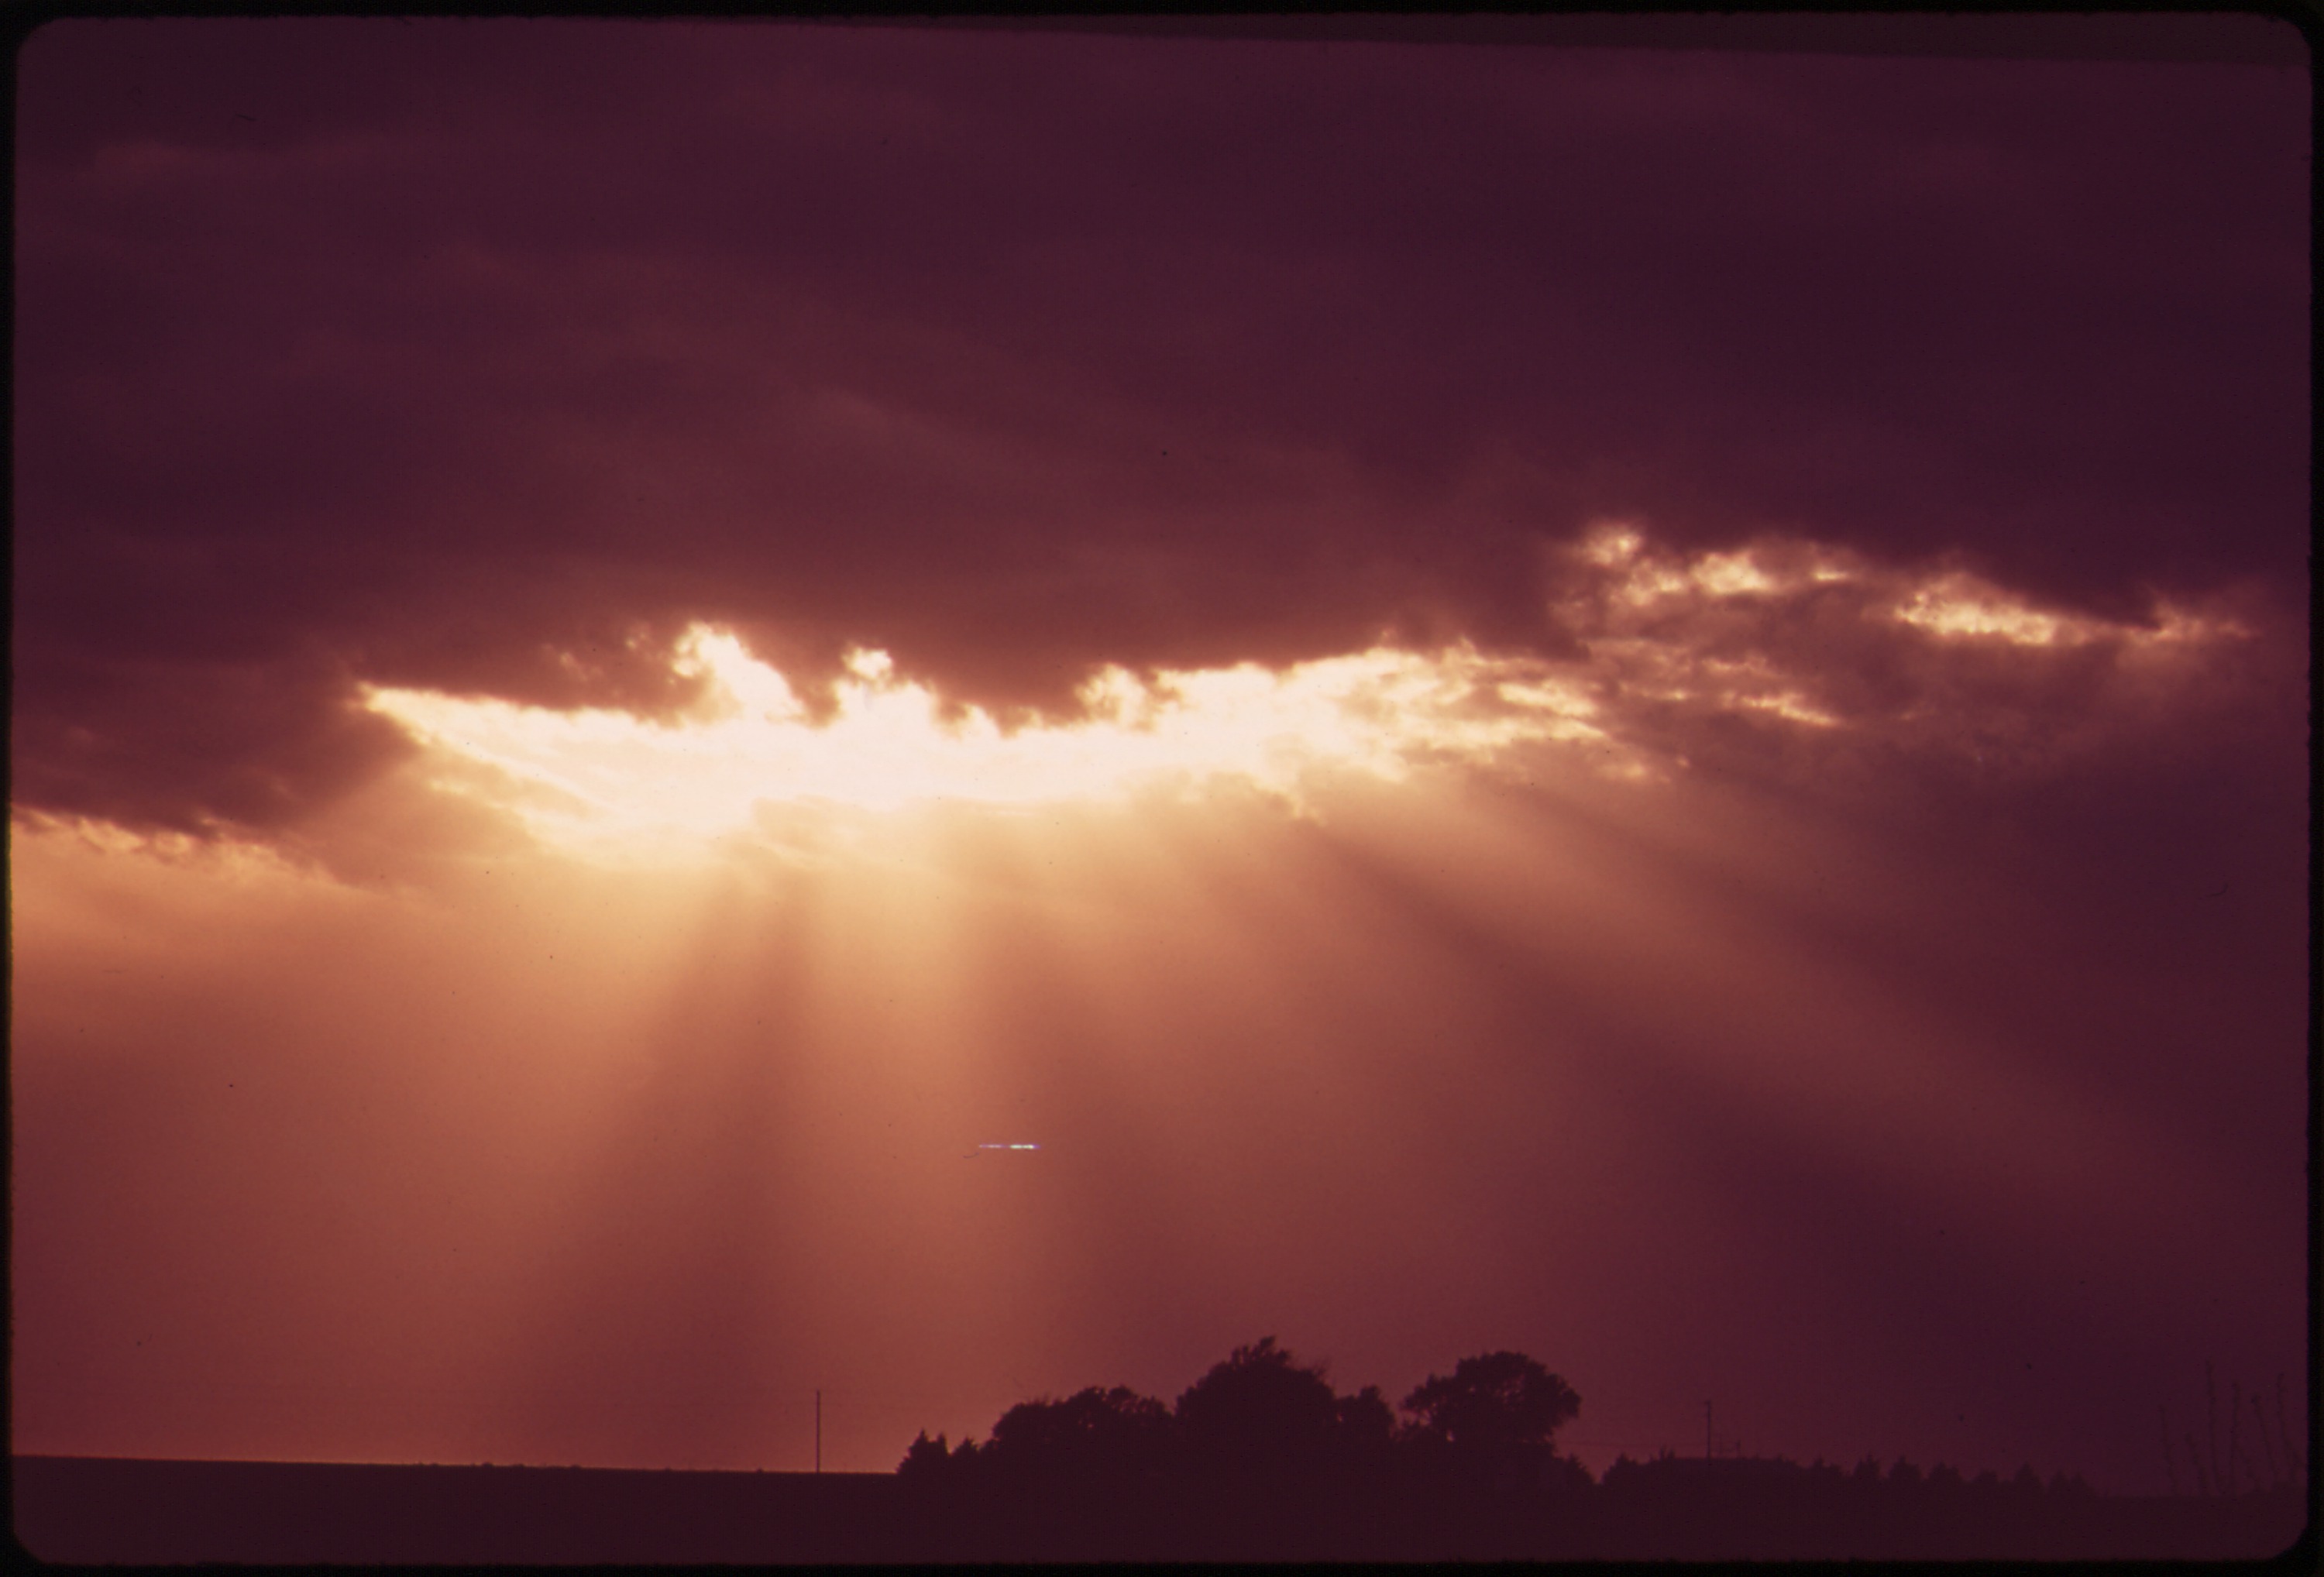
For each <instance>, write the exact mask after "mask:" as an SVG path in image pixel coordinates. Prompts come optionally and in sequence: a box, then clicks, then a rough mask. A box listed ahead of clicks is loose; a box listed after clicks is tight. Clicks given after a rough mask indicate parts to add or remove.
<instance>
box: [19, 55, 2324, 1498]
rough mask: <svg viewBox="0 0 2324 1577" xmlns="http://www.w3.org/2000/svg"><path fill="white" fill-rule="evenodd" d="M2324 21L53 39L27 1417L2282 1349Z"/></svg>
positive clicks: (2106, 1365) (23, 78)
mask: <svg viewBox="0 0 2324 1577" xmlns="http://www.w3.org/2000/svg"><path fill="white" fill-rule="evenodd" d="M2305 63H2306V52H2305V46H2304V44H2303V42H2301V39H2300V38H2299V36H2298V35H2297V34H2296V33H2295V32H2293V31H2292V29H2291V28H2290V27H2289V26H2288V25H2285V24H2282V23H2271V22H2267V21H2264V20H2261V19H2256V18H2238V17H2217V18H2210V19H2207V20H2206V19H2196V20H2190V19H2185V18H2179V19H2169V18H2138V17H2128V18H2113V19H2107V18H2104V17H2063V16H2060V17H2050V18H2043V19H2033V20H2020V19H2007V18H1994V19H1986V20H1984V21H1981V22H1979V21H1958V22H1954V23H1943V24H1938V23H1927V22H1922V23H1895V24H1894V25H1887V26H1884V25H1883V24H1882V23H1879V22H1878V21H1877V19H1870V18H1849V17H1835V18H1827V19H1823V20H1822V21H1821V22H1817V21H1808V22H1793V23H1784V24H1782V25H1780V26H1779V25H1777V24H1775V23H1765V22H1763V23H1760V24H1758V26H1757V31H1754V30H1753V24H1752V23H1750V22H1749V20H1748V19H1741V20H1736V19H1730V20H1729V21H1728V22H1726V23H1716V24H1714V23H1689V22H1687V21H1686V20H1685V19H1661V20H1651V21H1634V22H1630V23H1619V24H1618V23H1611V22H1609V21H1607V20H1605V19H1594V20H1591V21H1589V22H1587V23H1584V22H1582V21H1567V22H1564V23H1559V22H1554V21H1535V22H1526V23H1521V22H1519V21H1517V20H1514V19H1500V20H1499V21H1498V22H1487V23H1475V24H1472V25H1471V27H1470V29H1469V31H1468V32H1462V26H1461V25H1460V24H1454V23H1434V24H1419V23H1405V24H1396V23H1384V22H1383V23H1367V24H1342V25H1341V26H1340V30H1339V32H1338V33H1337V34H1336V35H1331V34H1325V33H1322V32H1314V31H1313V29H1312V28H1309V29H1307V30H1306V31H1304V32H1303V26H1302V24H1294V23H1268V24H1258V23H1241V24H1221V25H1220V26H1218V27H1215V28H1213V30H1212V31H1211V32H1208V33H1205V32H1203V31H1201V30H1200V29H1199V28H1189V27H1185V26H1177V25H1172V26H1162V27H1149V28H1147V29H1144V30H1142V31H1141V30H1139V29H1138V28H1131V27H1122V26H1111V27H1108V26H1098V25H1093V24H1085V25H1080V26H1049V27H1043V28H1027V27H1008V26H982V27H978V26H960V27H936V26H888V25H806V24H800V23H715V24H714V23H588V22H560V21H544V20H537V19H522V20H502V21H458V20H442V19H438V20H421V21H414V22H408V23H399V22H396V21H393V20H379V21H352V20H264V21H226V20H201V21H183V20H181V21H155V20H116V21H93V20H81V21H68V22H61V23H51V24H50V25H49V26H47V27H44V28H42V29H41V30H40V31H39V32H37V33H35V34H33V35H32V37H31V38H30V39H29V41H28V42H26V43H25V44H24V46H23V50H22V51H21V53H20V55H19V57H18V60H17V70H18V78H17V82H18V97H17V115H18V121H17V127H16V133H17V135H16V141H15V148H16V153H15V160H16V162H15V171H14V174H15V200H16V211H15V223H16V228H15V235H16V248H17V250H16V258H15V263H16V290H15V313H16V316H15V324H14V332H15V341H14V343H15V355H16V362H15V374H14V377H15V382H14V389H15V401H14V435H13V436H14V512H15V513H14V519H15V527H16V530H15V545H14V604H13V613H14V625H13V644H12V649H11V657H12V660H13V665H14V667H13V683H12V701H13V707H12V713H11V725H10V726H11V736H10V766H11V770H10V797H11V813H12V814H11V825H10V845H9V848H10V877H9V881H10V905H11V921H12V934H11V940H12V953H11V970H12V975H11V984H12V1015H13V1016H12V1021H11V1026H10V1075H9V1076H10V1086H9V1087H10V1096H11V1102H12V1104H11V1123H12V1131H11V1138H12V1140H13V1147H14V1148H13V1167H14V1170H13V1175H12V1212H13V1213H12V1230H13V1236H12V1240H11V1271H12V1290H11V1297H12V1303H13V1307H12V1313H13V1319H14V1328H13V1343H12V1351H11V1363H12V1372H11V1380H12V1385H11V1408H12V1414H11V1425H12V1428H13V1431H14V1449H15V1450H17V1451H18V1452H54V1453H66V1454H91V1455H124V1456H152V1457H189V1458H235V1459H282V1460H301V1461H339V1462H529V1463H545V1464H558V1465H562V1464H566V1463H578V1464H583V1465H593V1466H607V1467H678V1468H684V1467H696V1468H766V1469H769V1470H777V1469H803V1468H806V1467H807V1466H808V1465H809V1464H810V1462H811V1461H812V1454H813V1451H814V1449H815V1435H814V1429H815V1423H814V1418H815V1406H816V1404H815V1394H816V1391H817V1390H820V1391H821V1392H822V1395H823V1406H822V1417H823V1422H822V1430H823V1435H822V1444H823V1453H824V1455H823V1461H824V1464H825V1466H826V1467H829V1468H837V1469H849V1470H884V1469H887V1468H890V1467H892V1466H893V1464H894V1462H895V1461H896V1460H897V1459H898V1458H899V1457H900V1455H901V1454H902V1452H903V1449H904V1447H905V1445H906V1444H907V1443H908V1442H909V1441H910V1440H911V1438H912V1436H913V1434H915V1432H917V1431H918V1430H919V1429H922V1428H926V1429H927V1430H928V1431H929V1432H930V1433H931V1434H934V1433H936V1431H938V1430H943V1431H945V1432H948V1433H949V1434H951V1435H952V1436H953V1437H954V1438H955V1439H957V1438H959V1437H960V1436H962V1435H963V1434H983V1433H984V1432H986V1431H987V1430H989V1428H990V1427H991V1423H992V1421H993V1419H994V1418H995V1417H996V1416H998V1415H999V1414H1000V1413H1001V1411H1002V1410H1003V1409H1004V1408H1006V1407H1007V1406H1010V1405H1011V1404H1012V1403H1014V1402H1017V1401H1019V1400H1024V1399H1028V1398H1030V1397H1036V1396H1040V1395H1051V1396H1061V1395H1065V1394H1067V1393H1069V1392H1071V1391H1074V1390H1077V1389H1079V1388H1082V1387H1084V1386H1087V1385H1114V1384H1125V1385H1130V1386H1133V1387H1135V1388H1139V1389H1140V1390H1142V1391H1146V1392H1148V1393H1149V1394H1155V1395H1159V1396H1161V1397H1164V1398H1165V1399H1167V1398H1168V1397H1173V1396H1175V1395H1176V1392H1177V1391H1178V1390H1179V1389H1181V1388H1184V1387H1185V1386H1186V1385H1187V1384H1189V1383H1190V1382H1191V1381H1192V1380H1193V1379H1195V1378H1196V1377H1197V1376H1198V1375H1199V1374H1200V1373H1201V1372H1202V1370H1203V1369H1204V1368H1206V1367H1207V1366H1208V1365H1209V1364H1211V1363H1213V1362H1214V1361H1217V1360H1220V1359H1222V1358H1223V1357H1225V1356H1226V1354H1227V1353H1228V1351H1230V1350H1231V1349H1232V1348H1233V1347H1235V1346H1237V1345H1240V1344H1242V1343H1246V1342H1253V1341H1256V1340H1257V1339H1258V1338H1259V1337H1260V1336H1262V1335H1267V1334H1273V1335H1275V1336H1277V1338H1278V1339H1279V1340H1281V1341H1282V1342H1283V1343H1284V1344H1285V1345H1286V1346H1287V1347H1289V1348H1291V1349H1292V1350H1293V1351H1294V1352H1295V1353H1297V1354H1299V1355H1300V1356H1302V1357H1303V1358H1309V1359H1314V1360H1325V1361H1328V1363H1329V1365H1330V1373H1331V1376H1332V1378H1333V1380H1334V1381H1335V1383H1337V1384H1339V1385H1340V1387H1341V1388H1342V1389H1353V1388H1357V1387H1359V1386H1361V1385H1364V1384H1378V1385H1379V1386H1381V1388H1383V1389H1384V1390H1385V1391H1387V1392H1388V1393H1389V1395H1390V1396H1391V1397H1400V1396H1402V1395H1403V1394H1404V1393H1405V1392H1406V1391H1407V1390H1408V1389H1409V1388H1412V1387H1413V1386H1415V1385H1416V1384H1417V1383H1418V1382H1419V1381H1421V1380H1422V1379H1424V1378H1425V1377H1426V1376H1427V1375H1428V1374H1429V1373H1431V1372H1449V1370H1450V1369H1451V1366H1452V1364H1453V1363H1454V1362H1455V1361H1456V1360H1459V1359H1461V1358H1462V1357H1465V1356H1469V1355H1471V1354H1474V1353H1479V1352H1484V1351H1494V1350H1498V1349H1516V1350H1518V1351H1525V1352H1527V1353H1530V1354H1531V1355H1533V1356H1534V1357H1535V1358H1537V1359H1539V1360H1542V1361H1543V1362H1545V1364H1547V1365H1548V1366H1549V1367H1550V1368H1551V1369H1554V1370H1556V1371H1557V1372H1558V1373H1560V1374H1562V1375H1563V1376H1564V1377H1565V1378H1566V1379H1568V1381H1569V1382H1570V1383H1571V1384H1572V1386H1573V1387H1574V1388H1575V1389H1576V1390H1577V1391H1578V1392H1579V1393H1580V1395H1581V1397H1582V1413H1581V1416H1580V1418H1579V1419H1578V1420H1577V1421H1576V1422H1575V1423H1574V1424H1573V1425H1571V1426H1569V1428H1568V1429H1567V1430H1566V1432H1565V1434H1564V1436H1563V1440H1564V1443H1566V1444H1567V1445H1568V1446H1569V1448H1570V1449H1572V1450H1573V1451H1575V1452H1578V1453H1579V1454H1580V1455H1581V1456H1582V1458H1583V1460H1584V1461H1585V1462H1590V1463H1591V1465H1592V1466H1593V1467H1596V1468H1601V1469H1602V1467H1603V1466H1604V1465H1605V1463H1606V1462H1608V1461H1609V1460H1611V1458H1612V1457H1613V1456H1614V1455H1615V1454H1616V1453H1617V1452H1623V1451H1628V1452H1630V1453H1632V1454H1634V1455H1643V1454H1646V1453H1649V1452H1653V1451H1655V1450H1657V1449H1660V1448H1662V1447H1665V1446H1668V1447H1671V1448H1673V1449H1677V1450H1681V1451H1698V1450H1700V1449H1701V1447H1702V1445H1703V1442H1704V1437H1705V1415H1704V1408H1705V1404H1706V1403H1709V1404H1710V1405H1711V1408H1712V1414H1711V1429H1712V1430H1713V1431H1714V1432H1715V1434H1717V1436H1718V1438H1719V1442H1720V1446H1721V1449H1738V1448H1739V1449H1741V1450H1744V1451H1747V1452H1750V1453H1752V1454H1773V1453H1777V1452H1780V1453H1783V1454H1786V1455H1791V1456H1794V1457H1796V1458H1799V1459H1801V1460H1807V1459H1809V1458H1812V1457H1814V1456H1817V1455H1821V1456H1823V1457H1825V1458H1827V1459H1831V1460H1837V1461H1842V1462H1854V1461H1855V1460H1856V1459H1857V1458H1858V1457H1859V1456H1861V1455H1863V1454H1866V1453H1867V1452H1869V1453H1874V1454H1877V1455H1878V1456H1880V1457H1881V1458H1882V1459H1883V1460H1884V1461H1885V1460H1893V1459H1894V1458H1895V1457H1897V1456H1899V1455H1904V1456H1909V1457H1911V1458H1912V1459H1914V1461H1916V1462H1921V1463H1923V1465H1926V1464H1928V1463H1930V1462H1935V1461H1939V1460H1942V1461H1948V1462H1954V1463H1956V1464H1957V1465H1960V1466H1962V1467H1965V1468H1968V1469H1970V1470H1974V1469H1976V1468H1978V1467H1994V1468H1997V1469H1999V1470H2001V1471H2004V1472H2005V1473H2006V1472H2007V1471H2011V1470H2012V1469H2014V1468H2015V1465H2016V1464H2018V1463H2019V1462H2032V1463H2033V1465H2034V1466H2035V1467H2036V1468H2037V1469H2038V1470H2039V1471H2043V1472H2044V1473H2045V1474H2046V1473H2048V1472H2049V1471H2053V1470H2056V1469H2067V1470H2072V1471H2081V1472H2083V1473H2085V1474H2086V1475H2088V1476H2089V1478H2090V1479H2091V1480H2092V1481H2093V1482H2096V1483H2098V1484H2099V1485H2100V1486H2101V1487H2102V1488H2108V1489H2120V1490H2124V1491H2129V1492H2146V1491H2153V1490H2160V1489H2163V1487H2164V1484H2165V1481H2166V1480H2165V1463H2164V1452H2163V1438H2164V1434H2163V1431H2164V1430H2165V1428H2166V1427H2167V1428H2168V1429H2169V1430H2170V1431H2171V1432H2172V1433H2173V1434H2184V1433H2185V1432H2187V1431H2188V1430H2190V1429H2192V1430H2194V1431H2195V1432H2196V1433H2198V1434H2200V1433H2202V1432H2203V1431H2204V1429H2205V1428H2206V1426H2207V1425H2206V1422H2205V1419H2204V1416H2203V1415H2204V1407H2205V1397H2204V1371H2205V1365H2206V1364H2207V1363H2209V1364H2210V1365H2212V1366H2213V1368H2214V1371H2215V1373H2216V1376H2217V1380H2218V1395H2219V1405H2220V1406H2221V1408H2222V1409H2224V1408H2225V1407H2226V1406H2227V1405H2228V1403H2229V1402H2230V1400H2231V1399H2232V1398H2231V1396H2230V1387H2231V1386H2235V1387H2239V1388H2240V1389H2241V1392H2242V1393H2244V1394H2248V1393H2251V1392H2253V1391H2255V1390H2257V1391H2262V1392H2264V1393H2265V1394H2266V1396H2267V1397H2268V1399H2269V1406H2270V1408H2271V1412H2270V1417H2271V1420H2273V1399H2274V1397H2275V1396H2276V1390H2275V1384H2276V1377H2278V1376H2279V1375H2282V1376H2283V1377H2285V1386H2286V1388H2287V1389H2286V1392H2285V1403H2286V1405H2287V1406H2288V1408H2289V1409H2290V1413H2289V1427H2290V1429H2291V1431H2292V1433H2293V1434H2295V1435H2299V1434H2303V1432H2304V1426H2305V1424H2304V1414H2305V1397H2306V1394H2307V1389H2308V1383H2307V1371H2306V1365H2307V1361H2308V1358H2307V1345H2306V1335H2305V1333H2306V1331H2307V1328H2308V1314H2309V1311H2308V1308H2307V1303H2306V1287H2307V1277H2308V1252H2309V1250H2308V1244H2307V1231H2306V1229H2307V1223H2308V1219H2309V1217H2308V1188H2309V1180H2308V1159H2307V1156H2308V1151H2307V1141H2306V1138H2305V1125H2306V1113H2307V1109H2308V1101H2309V1085H2308V1071H2309V1051H2308V1026H2309V1021H2310V1001H2309V986H2310V973H2309V972H2310V935H2309V928H2308V905H2307V898H2308V887H2307V881H2308V871H2309V844H2308V826H2309V821H2308V792H2309V779H2308V772H2309V765H2308V760H2309V758H2308V750H2307V742H2308V675H2309V639H2310V632H2309V625H2308V606H2309V580H2308V576H2309V559H2308V551H2309V549H2308V542H2309V523H2310V522H2309V515H2308V500H2309V492H2308V486H2309V484H2308V471H2307V466H2308V464H2309V456H2308V452H2307V435H2308V429H2309V425H2310V410H2309V383H2308V366H2307V359H2306V349H2307V346H2308V345H2309V343H2310V341H2309V322H2308V316H2307V315H2308V310H2309V308H2308V301H2309V294H2308V280H2309V268H2310V259H2309V254H2308V245H2309V235H2310V223H2309V213H2308V193H2309V177H2308V165H2307V155H2308V147H2309V140H2308V139H2309V126H2310V101H2309V94H2310V88H2309V84H2308V79H2307V76H2306V71H2305ZM998 1145H1037V1146H1038V1148H1037V1149H994V1148H984V1147H989V1146H998ZM2166 1411H2167V1417H2168V1420H2169V1422H2168V1424H2167V1425H2166V1424H2165V1422H2164V1416H2165V1412H2166ZM2221 1428H2222V1430H2223V1431H2224V1428H2225V1424H2224V1414H2223V1415H2222V1423H2221ZM2256 1428H2257V1425H2255V1424H2254V1423H2251V1422H2249V1421H2247V1422H2246V1425H2245V1434H2244V1436H2243V1438H2244V1441H2245V1443H2246V1450H2248V1449H2249V1448H2250V1442H2251V1439H2252V1435H2253V1434H2254V1432H2255V1430H2256ZM2178 1471H2180V1473H2181V1475H2182V1476H2184V1475H2185V1474H2186V1472H2187V1471H2188V1470H2187V1469H2186V1467H2185V1464H2184V1460H2183V1456H2182V1457H2181V1464H2180V1467H2179V1469H2178Z"/></svg>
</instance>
